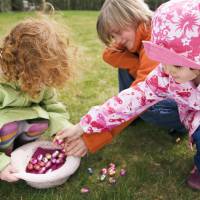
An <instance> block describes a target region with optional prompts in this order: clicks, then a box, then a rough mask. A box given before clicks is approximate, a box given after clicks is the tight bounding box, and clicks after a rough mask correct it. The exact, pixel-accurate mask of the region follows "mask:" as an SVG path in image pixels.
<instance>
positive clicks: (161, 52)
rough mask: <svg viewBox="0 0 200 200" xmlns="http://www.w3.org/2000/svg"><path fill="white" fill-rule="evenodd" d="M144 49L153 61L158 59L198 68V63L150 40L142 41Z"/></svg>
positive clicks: (167, 62) (169, 63) (161, 61)
mask: <svg viewBox="0 0 200 200" xmlns="http://www.w3.org/2000/svg"><path fill="white" fill-rule="evenodd" d="M143 44H144V49H145V52H146V54H147V56H148V57H149V58H150V59H152V60H155V61H158V62H160V63H163V64H167V65H177V66H183V67H188V68H193V69H200V64H197V63H195V62H194V61H192V60H190V59H188V58H186V57H184V56H181V55H179V54H177V53H175V52H173V51H170V50H169V49H166V48H165V47H161V46H159V45H156V44H154V43H152V42H150V41H143Z"/></svg>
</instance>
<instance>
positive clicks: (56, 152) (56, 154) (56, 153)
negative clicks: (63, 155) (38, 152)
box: [52, 150, 59, 158]
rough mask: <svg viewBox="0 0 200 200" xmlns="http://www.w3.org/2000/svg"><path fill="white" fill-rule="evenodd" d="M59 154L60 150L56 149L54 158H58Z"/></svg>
mask: <svg viewBox="0 0 200 200" xmlns="http://www.w3.org/2000/svg"><path fill="white" fill-rule="evenodd" d="M58 154H59V151H58V150H56V151H54V152H53V153H52V157H53V158H56V157H57V156H58Z"/></svg>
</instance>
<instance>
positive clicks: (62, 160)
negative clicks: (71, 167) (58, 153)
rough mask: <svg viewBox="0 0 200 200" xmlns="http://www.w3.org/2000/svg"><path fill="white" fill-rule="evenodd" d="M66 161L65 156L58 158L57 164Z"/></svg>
mask: <svg viewBox="0 0 200 200" xmlns="http://www.w3.org/2000/svg"><path fill="white" fill-rule="evenodd" d="M64 162H65V161H64V159H63V158H58V159H57V160H56V164H62V163H64Z"/></svg>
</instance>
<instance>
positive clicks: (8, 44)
mask: <svg viewBox="0 0 200 200" xmlns="http://www.w3.org/2000/svg"><path fill="white" fill-rule="evenodd" d="M65 39H66V38H63V37H62V34H61V32H59V31H58V28H57V24H56V22H55V21H52V20H50V19H29V20H25V21H23V22H21V23H19V24H18V25H16V26H15V27H14V28H13V29H12V30H11V32H10V33H9V34H8V35H7V36H6V37H5V39H4V41H3V44H2V48H1V57H0V69H1V71H2V72H3V76H4V78H5V79H6V80H8V81H11V82H15V83H17V84H18V85H19V86H20V88H21V90H22V91H24V92H27V93H28V94H29V95H30V96H31V97H36V96H37V94H39V93H40V92H41V91H42V89H43V88H44V86H48V87H60V86H62V85H63V84H64V83H65V81H66V80H68V79H69V77H70V75H71V73H70V72H71V69H70V68H71V67H70V65H69V63H68V54H67V47H68V45H67V41H66V40H65Z"/></svg>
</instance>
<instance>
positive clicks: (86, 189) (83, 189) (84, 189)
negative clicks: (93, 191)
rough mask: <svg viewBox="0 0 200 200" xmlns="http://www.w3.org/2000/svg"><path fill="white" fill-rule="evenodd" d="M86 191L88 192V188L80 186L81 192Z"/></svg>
mask: <svg viewBox="0 0 200 200" xmlns="http://www.w3.org/2000/svg"><path fill="white" fill-rule="evenodd" d="M88 192H90V190H89V188H87V187H83V188H81V193H88Z"/></svg>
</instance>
